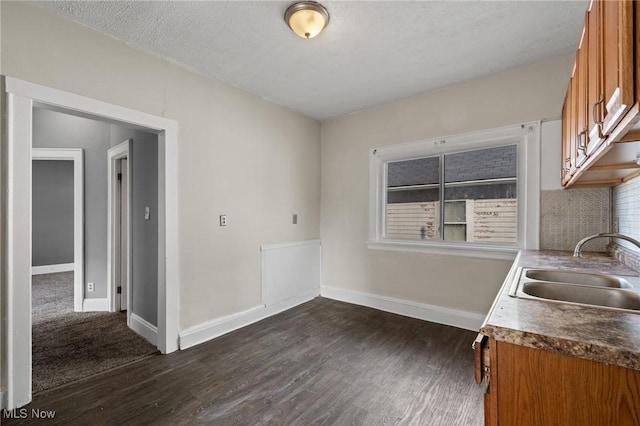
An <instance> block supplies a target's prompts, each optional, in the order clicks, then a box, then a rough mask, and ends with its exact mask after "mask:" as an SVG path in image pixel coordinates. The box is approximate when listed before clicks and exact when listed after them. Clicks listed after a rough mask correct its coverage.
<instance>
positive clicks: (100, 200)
mask: <svg viewBox="0 0 640 426" xmlns="http://www.w3.org/2000/svg"><path fill="white" fill-rule="evenodd" d="M109 126H110V125H109V124H107V123H101V122H98V121H94V120H89V119H86V118H80V117H74V116H71V115H67V114H62V113H59V112H54V111H49V110H45V109H41V108H34V111H33V147H34V148H82V149H83V150H84V233H85V235H84V267H85V280H84V281H85V284H84V285H85V292H86V287H87V283H88V282H92V283H94V284H95V290H94V291H93V292H92V293H88V292H86V297H87V298H104V297H107V149H108V148H109Z"/></svg>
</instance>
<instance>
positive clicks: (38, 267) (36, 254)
mask: <svg viewBox="0 0 640 426" xmlns="http://www.w3.org/2000/svg"><path fill="white" fill-rule="evenodd" d="M31 158H32V160H33V161H34V162H36V163H35V164H33V172H34V173H35V172H36V171H40V175H41V179H36V177H35V176H33V175H32V176H33V185H32V197H33V201H32V202H33V203H34V211H33V214H32V244H33V247H34V248H33V249H32V268H31V272H32V274H34V275H35V274H46V273H53V272H64V271H68V270H72V271H73V310H74V311H76V312H81V311H82V302H83V300H84V297H83V295H84V293H83V285H82V283H83V281H84V161H83V160H84V155H83V151H82V149H77V148H33V149H32V150H31ZM51 162H53V163H51ZM61 162H62V163H61ZM69 162H70V163H71V169H72V170H71V180H72V183H71V185H70V186H71V191H70V192H71V194H65V188H64V187H61V186H60V185H59V184H58V183H59V181H60V180H61V179H60V178H61V176H60V172H62V175H63V176H64V174H65V173H64V165H65V163H69ZM60 166H63V167H62V168H61V167H60ZM56 169H58V170H56ZM51 172H53V173H54V175H53V176H52V175H51V174H50V173H51ZM36 181H37V182H39V183H40V185H39V189H40V192H41V193H42V195H43V198H38V199H36V198H35V194H36V191H37V188H34V186H35V185H36ZM66 192H69V191H66ZM65 195H67V196H68V195H71V196H72V198H73V201H72V202H71V203H70V204H71V205H70V206H65V205H60V201H61V200H60V197H65ZM45 197H47V198H45ZM38 203H40V204H41V205H38ZM51 203H55V204H57V206H56V207H57V209H56V211H57V212H58V213H60V214H61V215H64V214H65V213H67V214H68V213H69V212H70V213H71V218H70V219H71V220H70V221H69V220H68V219H69V218H65V219H67V220H66V221H65V224H66V223H68V224H69V226H66V227H65V226H61V223H60V219H61V218H60V217H56V215H52V214H51V211H50V209H49V205H50V204H51ZM63 203H64V201H63ZM69 207H70V208H69ZM65 209H66V210H65ZM36 214H40V215H41V220H37V218H36ZM51 220H54V221H55V222H56V223H47V222H48V221H51ZM36 224H39V226H36ZM52 232H54V233H55V235H53V236H52V235H51V234H52ZM69 234H72V243H71V244H64V243H63V244H60V240H66V239H69V238H68V237H69ZM39 242H42V243H41V244H39ZM45 244H46V245H47V246H48V247H47V246H44V247H42V246H43V245H45ZM52 245H53V246H52ZM69 249H70V251H71V253H68V251H69ZM53 251H56V253H52V252H53ZM60 251H62V253H61V252H60ZM65 251H67V253H65ZM69 261H71V262H69Z"/></svg>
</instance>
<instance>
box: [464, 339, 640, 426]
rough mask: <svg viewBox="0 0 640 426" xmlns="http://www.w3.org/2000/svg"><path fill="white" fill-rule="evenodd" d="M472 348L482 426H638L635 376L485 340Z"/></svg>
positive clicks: (639, 393)
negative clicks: (482, 387) (481, 393)
mask: <svg viewBox="0 0 640 426" xmlns="http://www.w3.org/2000/svg"><path fill="white" fill-rule="evenodd" d="M474 348H475V349H476V381H478V377H479V374H478V373H479V372H480V373H481V374H480V381H483V382H484V383H486V386H487V392H486V394H485V424H486V425H509V426H512V425H527V426H534V425H541V426H542V425H544V426H549V425H558V426H572V425H576V426H587V425H594V426H607V425H610V426H626V425H640V371H637V370H632V369H628V368H622V367H617V366H612V365H607V364H604V363H601V362H597V361H590V360H586V359H582V358H577V357H573V356H567V355H562V354H557V353H554V352H550V351H546V350H540V349H532V348H528V347H524V346H519V345H514V344H510V343H504V342H496V341H495V340H493V339H488V338H486V337H485V336H482V337H479V338H478V339H477V340H476V342H475V343H474ZM479 352H480V361H479V360H478V353H479ZM483 352H484V358H483V357H482V353H483ZM478 369H480V371H478Z"/></svg>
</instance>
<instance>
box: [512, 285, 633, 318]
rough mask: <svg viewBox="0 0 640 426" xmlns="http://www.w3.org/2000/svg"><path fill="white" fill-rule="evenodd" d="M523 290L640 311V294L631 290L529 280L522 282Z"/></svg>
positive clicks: (568, 299)
mask: <svg viewBox="0 0 640 426" xmlns="http://www.w3.org/2000/svg"><path fill="white" fill-rule="evenodd" d="M521 291H522V293H525V294H528V295H529V296H534V297H539V298H542V299H549V300H556V301H562V302H569V303H579V304H583V305H594V306H602V307H609V308H617V309H631V310H634V311H640V294H638V293H635V292H632V291H629V290H621V289H617V288H611V287H593V286H583V285H575V284H565V283H551V282H536V281H529V282H525V283H523V284H522V286H521Z"/></svg>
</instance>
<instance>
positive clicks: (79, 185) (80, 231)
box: [31, 148, 84, 312]
mask: <svg viewBox="0 0 640 426" xmlns="http://www.w3.org/2000/svg"><path fill="white" fill-rule="evenodd" d="M31 159H32V160H56V161H73V310H74V311H75V312H82V302H83V300H84V286H83V283H84V155H83V151H82V149H81V148H32V149H31Z"/></svg>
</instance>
